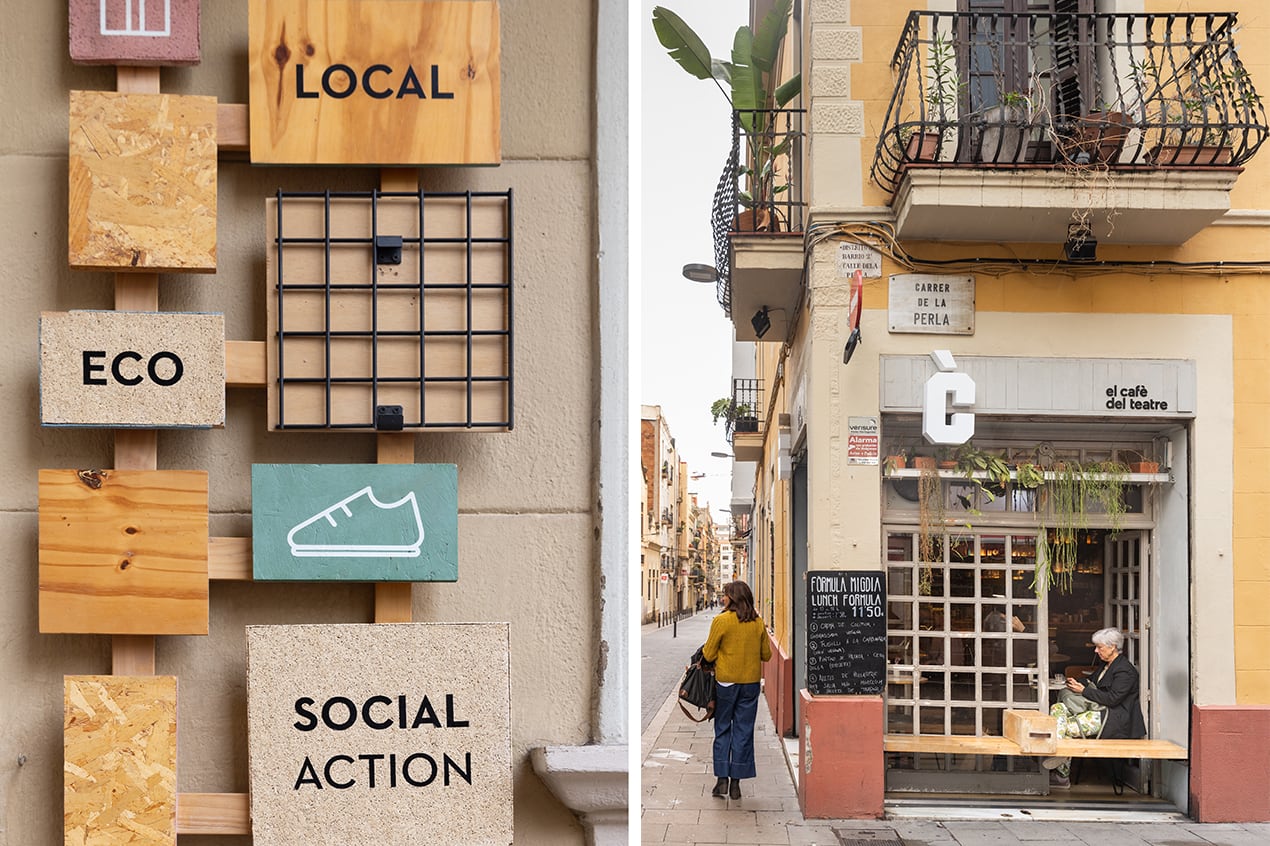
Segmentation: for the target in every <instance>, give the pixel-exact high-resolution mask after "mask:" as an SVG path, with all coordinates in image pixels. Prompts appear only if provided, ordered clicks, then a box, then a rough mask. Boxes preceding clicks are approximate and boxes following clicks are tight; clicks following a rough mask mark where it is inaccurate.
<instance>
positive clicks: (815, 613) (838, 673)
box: [807, 570, 886, 696]
mask: <svg viewBox="0 0 1270 846" xmlns="http://www.w3.org/2000/svg"><path fill="white" fill-rule="evenodd" d="M885 688H886V574H885V573H884V572H882V571H881V570H813V571H812V572H810V573H808V574H807V689H808V690H809V691H810V692H811V693H813V694H819V695H828V696H832V695H835V694H877V693H882V692H883V690H884V689H885Z"/></svg>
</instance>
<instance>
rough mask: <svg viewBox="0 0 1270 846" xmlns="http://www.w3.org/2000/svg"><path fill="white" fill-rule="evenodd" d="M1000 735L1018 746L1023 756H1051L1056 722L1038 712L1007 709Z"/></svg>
mask: <svg viewBox="0 0 1270 846" xmlns="http://www.w3.org/2000/svg"><path fill="white" fill-rule="evenodd" d="M1003 717H1004V719H1003V720H1002V731H1001V733H1002V734H1004V735H1005V736H1006V737H1008V738H1009V739H1010V740H1012V741H1014V742H1015V743H1017V744H1018V746H1019V751H1020V752H1022V753H1023V754H1025V755H1053V754H1054V743H1055V741H1056V740H1057V738H1058V721H1057V720H1056V719H1054V718H1053V717H1051V716H1050V715H1049V714H1043V713H1041V712H1040V711H1030V710H1025V709H1015V708H1007V709H1006V710H1005V712H1004V714H1003Z"/></svg>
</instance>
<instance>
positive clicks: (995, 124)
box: [979, 106, 1032, 164]
mask: <svg viewBox="0 0 1270 846" xmlns="http://www.w3.org/2000/svg"><path fill="white" fill-rule="evenodd" d="M1031 128H1032V127H1031V123H1030V122H1029V121H1028V115H1027V109H1026V108H1024V107H1022V106H993V107H992V108H991V109H988V110H986V111H985V112H984V113H983V131H982V134H980V136H979V161H981V162H987V163H991V164H1013V163H1016V162H1023V161H1027V154H1028V139H1027V134H1028V132H1029V130H1031Z"/></svg>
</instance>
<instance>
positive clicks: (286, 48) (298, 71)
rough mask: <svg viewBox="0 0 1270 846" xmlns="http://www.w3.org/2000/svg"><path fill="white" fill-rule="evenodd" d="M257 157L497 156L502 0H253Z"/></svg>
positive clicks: (466, 160) (351, 160)
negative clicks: (443, 0) (500, 6)
mask: <svg viewBox="0 0 1270 846" xmlns="http://www.w3.org/2000/svg"><path fill="white" fill-rule="evenodd" d="M248 9H249V12H248V13H249V16H250V27H249V35H248V42H249V44H248V63H247V65H248V75H249V83H250V97H251V104H250V108H251V160H252V161H253V162H255V163H257V164H260V163H273V164H365V165H406V164H416V165H422V164H432V165H438V164H450V165H462V164H498V162H499V160H500V155H501V151H500V120H501V118H500V102H499V98H500V94H499V75H500V73H501V71H500V67H499V32H498V4H497V3H495V2H492V0H475V2H455V1H454V0H451V1H450V2H412V3H403V2H401V0H267V2H266V0H252V2H251V3H250V5H249V7H248Z"/></svg>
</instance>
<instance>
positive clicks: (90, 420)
mask: <svg viewBox="0 0 1270 846" xmlns="http://www.w3.org/2000/svg"><path fill="white" fill-rule="evenodd" d="M40 420H41V422H43V423H44V425H45V426H110V427H112V428H129V427H141V428H147V429H159V428H182V427H186V428H200V427H204V428H205V427H209V426H223V425H224V423H225V318H224V317H223V316H222V315H219V314H181V313H175V312H162V313H158V312H127V311H72V312H48V311H46V312H44V313H43V314H41V315H40Z"/></svg>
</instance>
